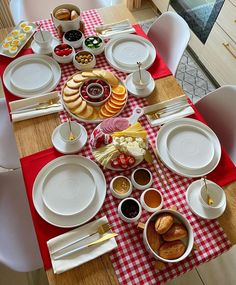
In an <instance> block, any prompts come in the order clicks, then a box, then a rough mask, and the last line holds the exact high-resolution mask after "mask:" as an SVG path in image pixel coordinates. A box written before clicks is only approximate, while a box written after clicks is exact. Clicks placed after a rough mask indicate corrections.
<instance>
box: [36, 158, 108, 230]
mask: <svg viewBox="0 0 236 285" xmlns="http://www.w3.org/2000/svg"><path fill="white" fill-rule="evenodd" d="M67 163H74V164H78V165H81V166H83V167H85V168H87V169H88V170H89V171H90V172H91V174H92V176H93V178H94V181H96V186H97V188H96V194H95V197H94V200H93V201H92V203H91V205H89V207H88V208H87V209H85V210H84V211H82V212H81V213H79V214H75V215H71V216H62V215H57V214H56V213H54V212H52V211H50V210H49V209H48V208H47V207H46V205H45V204H44V202H43V199H42V191H43V183H44V179H45V177H46V175H47V174H48V173H49V172H50V171H51V170H52V169H54V168H55V167H57V166H58V165H61V164H67ZM32 194H33V203H34V206H35V209H36V211H37V212H38V214H39V215H40V216H41V217H42V218H43V219H44V220H45V221H47V222H48V223H50V224H52V225H54V226H58V227H62V228H70V227H75V226H80V225H82V224H84V223H86V222H88V221H89V220H91V219H92V218H93V217H94V216H95V215H96V214H97V212H98V211H99V210H100V209H101V207H102V205H103V202H104V199H105V196H106V180H105V177H104V174H103V173H102V171H101V169H100V168H99V167H98V165H97V164H96V163H95V162H93V161H92V160H90V159H88V158H86V157H83V156H79V155H67V156H62V157H58V158H56V159H54V160H53V161H51V162H49V163H48V164H46V165H45V166H44V167H43V168H42V169H41V171H40V172H39V173H38V175H37V177H36V179H35V182H34V186H33V193H32Z"/></svg>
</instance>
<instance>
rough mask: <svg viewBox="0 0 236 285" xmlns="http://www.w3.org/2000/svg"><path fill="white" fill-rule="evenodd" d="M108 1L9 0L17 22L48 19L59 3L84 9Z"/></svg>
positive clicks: (105, 4)
mask: <svg viewBox="0 0 236 285" xmlns="http://www.w3.org/2000/svg"><path fill="white" fill-rule="evenodd" d="M110 3H111V1H110V0H87V1H85V0H49V1H48V0H40V1H35V0H10V10H11V13H12V17H13V19H14V22H15V23H16V24H17V23H19V22H20V21H21V20H29V21H38V20H42V19H49V18H50V13H51V12H52V11H53V9H54V8H55V7H57V6H59V5H61V4H73V5H76V6H78V7H79V8H80V9H81V11H84V10H89V9H97V8H101V7H106V6H110V5H111V4H110Z"/></svg>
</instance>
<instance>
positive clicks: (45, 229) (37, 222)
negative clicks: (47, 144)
mask: <svg viewBox="0 0 236 285" xmlns="http://www.w3.org/2000/svg"><path fill="white" fill-rule="evenodd" d="M59 156H62V154H60V153H59V152H57V151H56V150H55V149H54V148H50V149H46V150H43V151H40V152H37V153H35V154H32V155H29V156H27V157H24V158H22V159H21V165H22V171H23V176H24V180H25V186H26V192H27V196H28V201H29V205H30V210H31V215H32V219H33V223H34V228H35V232H36V234H37V238H38V243H39V247H40V252H41V255H42V259H43V263H44V267H45V269H46V270H47V269H49V268H51V267H52V265H51V259H50V256H49V252H48V247H47V241H48V240H49V239H51V238H53V237H55V236H58V235H60V234H63V233H65V232H67V231H69V230H71V229H63V228H59V227H55V226H52V225H50V224H49V223H47V222H46V221H45V220H43V219H42V218H41V217H40V216H39V214H38V212H37V211H36V210H35V208H34V204H33V200H32V189H33V184H34V180H35V178H36V176H37V175H38V173H39V171H40V170H41V169H42V168H43V167H44V166H45V165H46V164H47V163H48V162H50V161H51V160H53V159H55V158H57V157H59Z"/></svg>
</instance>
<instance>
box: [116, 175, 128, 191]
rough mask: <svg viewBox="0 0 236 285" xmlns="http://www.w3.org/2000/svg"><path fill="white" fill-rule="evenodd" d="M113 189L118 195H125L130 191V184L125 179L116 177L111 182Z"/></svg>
mask: <svg viewBox="0 0 236 285" xmlns="http://www.w3.org/2000/svg"><path fill="white" fill-rule="evenodd" d="M113 189H114V191H115V192H117V193H118V194H125V193H127V192H128V191H129V189H130V182H129V181H128V179H127V178H126V177H121V176H120V177H117V178H116V179H115V180H114V181H113Z"/></svg>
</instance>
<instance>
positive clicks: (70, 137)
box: [68, 118, 75, 141]
mask: <svg viewBox="0 0 236 285" xmlns="http://www.w3.org/2000/svg"><path fill="white" fill-rule="evenodd" d="M68 124H69V128H70V134H69V140H70V141H73V140H74V139H75V136H74V134H73V132H72V128H71V120H70V118H69V121H68Z"/></svg>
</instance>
